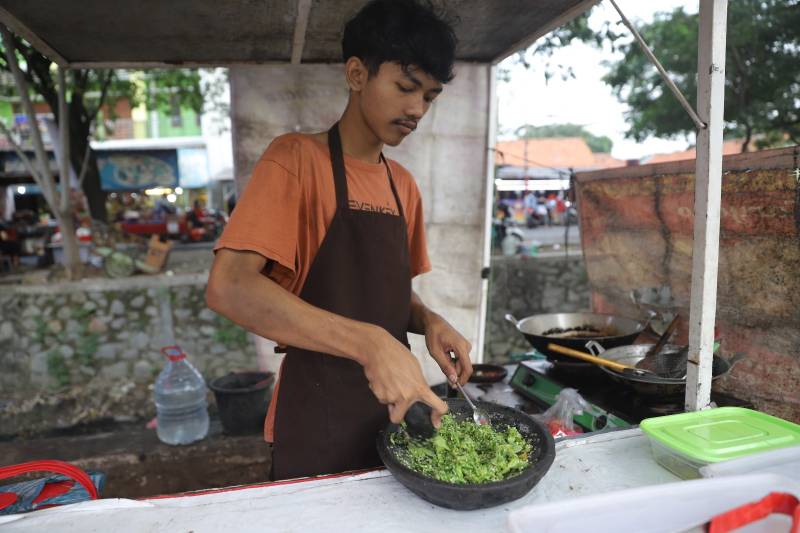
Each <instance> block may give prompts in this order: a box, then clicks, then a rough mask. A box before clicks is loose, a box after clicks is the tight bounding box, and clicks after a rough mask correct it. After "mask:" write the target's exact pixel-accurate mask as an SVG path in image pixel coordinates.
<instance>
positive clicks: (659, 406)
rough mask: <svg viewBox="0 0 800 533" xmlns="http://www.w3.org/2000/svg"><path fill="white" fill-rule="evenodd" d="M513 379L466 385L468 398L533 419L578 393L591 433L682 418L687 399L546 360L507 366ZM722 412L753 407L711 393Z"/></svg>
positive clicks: (581, 423) (581, 419)
mask: <svg viewBox="0 0 800 533" xmlns="http://www.w3.org/2000/svg"><path fill="white" fill-rule="evenodd" d="M506 369H507V370H508V376H507V377H506V379H504V380H503V381H502V382H499V383H491V384H474V383H469V384H467V392H468V393H470V394H471V395H473V396H474V397H475V398H476V399H478V400H483V401H489V402H494V403H499V404H501V405H507V406H510V407H515V408H517V409H520V410H521V411H523V412H525V413H528V414H539V413H543V412H544V411H546V410H547V409H548V408H549V407H550V406H551V405H553V404H554V403H555V401H556V398H557V397H558V394H559V392H561V390H562V389H564V388H574V389H577V391H578V392H579V393H580V395H581V396H582V397H583V398H584V399H585V400H586V401H587V402H588V403H589V408H588V409H586V410H585V411H584V413H583V414H581V415H578V416H576V417H575V422H576V423H577V424H578V425H579V426H581V428H582V429H583V430H584V431H586V432H591V431H600V430H611V429H621V428H626V427H631V426H635V425H638V424H639V423H640V422H641V421H642V420H644V419H646V418H652V417H657V416H663V415H669V414H675V413H681V412H683V411H684V405H683V404H684V398H683V396H674V397H650V396H644V395H641V394H639V393H637V392H635V391H634V390H633V389H631V388H629V387H625V386H624V385H621V384H619V383H615V382H614V381H612V380H611V379H610V378H609V377H608V376H607V375H606V374H605V373H604V372H602V371H600V370H599V369H592V370H595V371H596V372H595V371H590V372H580V373H575V372H568V373H566V372H563V371H559V370H557V369H555V368H553V366H552V364H551V363H549V362H548V361H547V360H544V359H533V360H528V361H523V362H521V363H519V364H517V365H506ZM711 400H712V401H713V402H714V403H716V404H717V405H718V406H720V407H722V406H739V407H751V408H752V404H749V403H748V402H745V401H742V400H739V399H738V398H735V397H733V396H730V395H726V394H721V393H712V395H711Z"/></svg>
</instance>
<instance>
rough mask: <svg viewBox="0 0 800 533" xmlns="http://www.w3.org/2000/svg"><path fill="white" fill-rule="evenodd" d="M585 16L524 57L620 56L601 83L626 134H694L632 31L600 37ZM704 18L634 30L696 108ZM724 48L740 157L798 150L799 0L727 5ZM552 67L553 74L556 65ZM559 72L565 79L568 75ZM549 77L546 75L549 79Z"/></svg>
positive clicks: (728, 117)
mask: <svg viewBox="0 0 800 533" xmlns="http://www.w3.org/2000/svg"><path fill="white" fill-rule="evenodd" d="M588 17H589V14H588V13H587V14H584V15H582V16H580V17H578V18H577V19H575V20H573V21H572V22H570V23H569V24H567V25H564V26H562V27H561V28H559V29H558V30H556V31H555V32H553V33H551V34H550V35H549V36H548V37H547V38H546V39H543V40H542V42H541V44H539V45H536V46H535V47H532V48H530V49H528V51H526V52H525V53H523V54H522V55H521V56H520V59H519V60H520V62H522V63H523V64H526V61H525V59H524V58H525V57H526V55H528V54H544V55H546V56H547V57H550V56H552V55H553V53H554V51H555V50H557V49H558V48H560V47H563V46H566V45H568V44H570V43H572V42H574V41H576V40H577V41H582V42H586V43H589V44H591V45H593V46H596V47H598V48H600V47H604V46H607V45H610V46H611V49H612V50H618V51H619V52H620V53H621V59H619V60H616V61H612V62H609V63H608V64H607V65H608V67H609V72H608V74H607V75H606V76H605V77H604V81H605V82H606V83H607V84H609V85H610V86H611V88H612V90H613V92H614V94H615V95H616V96H617V97H618V98H619V100H620V101H621V102H623V103H626V104H628V106H629V111H628V112H627V113H626V118H627V120H628V123H629V125H630V127H629V129H628V131H627V132H626V135H627V136H628V137H629V138H633V139H636V140H637V141H641V140H644V139H646V138H647V137H650V136H656V137H662V138H675V137H679V136H682V135H686V134H689V133H693V132H694V125H693V123H692V121H691V120H690V118H689V117H688V115H687V114H686V112H685V111H684V110H683V108H682V107H681V106H680V104H679V103H678V102H677V100H676V99H675V97H674V96H673V95H672V93H671V92H670V91H669V88H668V87H667V86H666V84H665V83H664V81H663V80H662V79H661V77H660V75H659V74H658V72H657V70H656V69H655V67H654V66H653V65H652V64H651V63H650V61H649V60H648V59H647V58H646V57H645V55H644V54H643V52H642V51H641V50H640V49H639V46H638V44H636V43H635V42H633V41H632V39H631V38H630V36H629V34H628V31H627V29H621V30H619V31H612V30H611V28H610V26H609V25H608V23H606V24H605V25H604V26H603V28H602V29H601V31H599V32H593V31H592V30H591V28H589V26H588ZM698 19H699V16H698V15H696V14H694V15H690V14H687V13H686V12H685V11H684V10H683V9H682V8H678V9H675V10H674V11H672V12H667V13H659V14H657V15H656V16H655V18H654V20H653V22H651V23H650V24H647V25H644V26H642V27H639V28H637V29H638V30H639V32H640V33H641V34H642V36H643V37H644V39H645V41H646V42H647V43H648V45H649V46H650V47H651V49H652V50H653V51H654V53H655V55H656V57H657V58H658V59H659V61H661V63H662V64H663V65H664V67H665V68H666V69H667V71H668V72H669V73H670V76H671V78H672V80H673V81H674V82H675V83H676V85H677V86H678V87H679V88H680V89H681V91H682V92H683V94H684V95H685V96H686V98H687V100H689V102H690V103H691V104H692V105H693V106H696V102H697V75H696V72H697V47H698V22H699V20H698ZM727 29H728V31H727V42H726V85H725V136H726V137H727V138H738V139H743V142H742V150H743V151H746V150H748V149H750V148H751V147H752V146H753V145H755V146H756V147H758V148H762V147H768V146H779V145H782V144H785V143H787V142H791V143H795V144H796V143H800V0H736V1H733V2H729V3H728V28H727ZM548 65H549V68H553V66H552V65H550V64H549V63H548ZM559 67H560V66H559V65H555V68H556V69H557V70H558V71H559V72H561V75H562V77H564V78H567V77H575V73H574V71H573V70H572V69H571V68H568V69H564V68H559ZM552 75H553V74H552V72H551V73H549V74H548V73H547V72H546V73H545V76H546V77H547V76H552Z"/></svg>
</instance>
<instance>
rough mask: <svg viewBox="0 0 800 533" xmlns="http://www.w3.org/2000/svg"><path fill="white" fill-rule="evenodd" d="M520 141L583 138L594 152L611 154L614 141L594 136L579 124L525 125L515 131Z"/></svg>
mask: <svg viewBox="0 0 800 533" xmlns="http://www.w3.org/2000/svg"><path fill="white" fill-rule="evenodd" d="M514 135H515V136H516V137H517V138H519V139H540V138H544V137H581V138H583V140H585V141H586V144H588V145H589V149H590V150H591V151H592V152H603V153H609V152H611V147H612V146H613V145H614V143H613V141H612V140H611V139H609V138H608V137H606V136H605V135H603V136H598V135H594V134H592V133H589V132H588V131H586V129H585V128H584V127H583V126H581V125H579V124H549V125H547V126H531V125H530V124H525V125H524V126H520V127H519V128H517V129H516V130H515V131H514Z"/></svg>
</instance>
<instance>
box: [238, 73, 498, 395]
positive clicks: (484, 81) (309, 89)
mask: <svg viewBox="0 0 800 533" xmlns="http://www.w3.org/2000/svg"><path fill="white" fill-rule="evenodd" d="M488 73H489V67H488V66H486V65H472V64H465V63H462V64H459V65H457V68H456V78H455V79H454V80H453V81H452V82H451V83H449V84H448V85H446V87H445V91H444V93H443V94H442V95H441V96H440V97H439V98H438V99H437V100H436V103H435V104H434V105H433V106H432V107H431V109H430V111H429V112H428V114H427V115H426V116H425V118H424V119H423V120H422V121H421V122H420V125H419V127H418V128H417V130H416V132H414V133H413V134H412V135H411V136H409V137H408V138H407V139H406V140H405V141H404V142H403V143H402V144H401V145H400V146H399V147H397V148H387V150H386V154H387V156H388V157H391V158H392V159H396V160H397V161H399V162H400V163H402V164H403V165H404V166H405V167H406V168H408V169H409V170H410V171H411V172H412V173H413V174H414V176H415V178H416V180H417V183H418V185H419V188H420V191H421V193H422V201H423V205H424V213H425V221H426V233H427V238H428V253H429V255H430V257H431V262H432V264H433V271H432V272H430V273H428V274H425V275H423V276H420V277H418V278H417V279H416V280H415V283H414V286H415V289H416V290H417V292H418V293H419V294H420V296H421V297H422V299H423V301H425V302H426V303H427V304H428V305H429V306H430V307H431V308H432V309H434V310H435V311H437V312H438V313H440V314H441V315H443V316H444V317H445V318H447V319H448V320H449V321H450V322H451V323H452V324H453V325H454V326H455V327H456V328H457V329H458V330H459V331H461V332H462V333H463V334H464V335H465V336H466V337H467V338H468V339H470V340H471V341H472V342H473V344H475V343H476V339H477V333H478V332H477V327H478V306H479V305H480V289H481V284H480V268H481V250H482V242H483V220H484V213H483V209H484V208H483V205H484V203H483V195H484V179H485V176H484V172H485V170H484V169H485V168H486V162H485V154H486V138H487V117H488V86H489V85H488ZM230 79H231V116H232V119H233V145H234V174H235V176H236V181H237V185H238V187H239V190H241V189H242V188H243V187H244V185H245V184H246V183H247V180H248V179H249V177H250V173H251V171H252V168H253V166H254V164H255V162H256V161H257V160H258V158H259V157H260V156H261V154H262V153H263V151H264V150H265V149H266V147H267V146H268V145H269V143H270V142H271V141H272V139H274V138H275V137H276V136H278V135H280V134H282V133H286V132H289V131H303V132H313V131H322V130H325V129H327V128H329V127H330V125H331V124H333V123H334V122H335V121H336V120H337V119H338V118H339V117H340V116H341V113H342V111H343V110H344V108H345V105H346V103H347V87H346V85H345V82H344V75H343V70H342V66H341V65H297V66H292V65H270V66H258V67H233V68H231V69H230ZM412 337H416V336H412ZM411 342H412V350H413V351H414V353H415V354H416V355H417V356H418V357H420V360H421V361H422V362H423V369H424V370H425V375H426V378H427V379H428V381H429V382H431V383H437V382H442V381H444V377H443V376H442V374H441V372H440V371H439V369H438V366H437V365H436V364H435V363H434V362H433V360H432V359H431V358H430V357H429V356H428V354H427V349H426V348H425V342H424V339H423V338H422V337H418V338H412V341H411ZM474 353H475V350H473V355H474Z"/></svg>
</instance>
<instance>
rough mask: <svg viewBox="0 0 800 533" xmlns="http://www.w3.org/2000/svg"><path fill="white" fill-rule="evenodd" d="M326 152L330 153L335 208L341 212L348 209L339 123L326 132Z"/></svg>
mask: <svg viewBox="0 0 800 533" xmlns="http://www.w3.org/2000/svg"><path fill="white" fill-rule="evenodd" d="M328 150H329V151H330V153H331V165H332V166H333V183H334V185H335V186H336V208H337V209H339V210H342V211H347V209H349V206H348V203H347V175H346V174H345V171H344V154H343V153H342V139H341V138H340V137H339V123H338V122H337V123H336V124H334V125H333V126H331V129H329V130H328Z"/></svg>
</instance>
